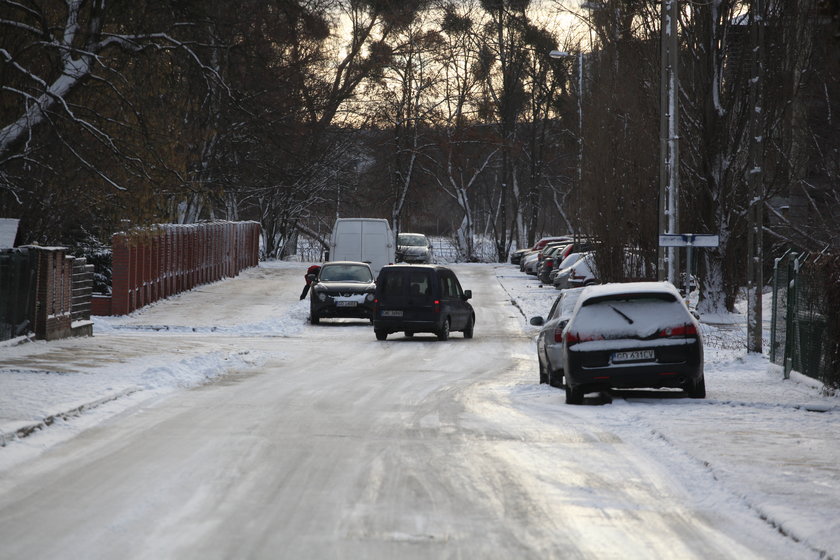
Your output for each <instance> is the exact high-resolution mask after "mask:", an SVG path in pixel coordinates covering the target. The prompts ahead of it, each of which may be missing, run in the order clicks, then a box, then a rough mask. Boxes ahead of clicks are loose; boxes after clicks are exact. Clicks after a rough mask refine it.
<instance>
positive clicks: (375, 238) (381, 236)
mask: <svg viewBox="0 0 840 560" xmlns="http://www.w3.org/2000/svg"><path fill="white" fill-rule="evenodd" d="M329 260H331V261H361V262H366V263H368V264H370V268H371V269H372V270H373V276H374V278H375V277H376V276H377V275H379V270H380V269H381V268H382V267H383V266H385V265H388V264H394V234H393V233H392V232H391V226H390V224H388V220H384V219H380V218H339V219H337V220H336V221H335V226H334V227H333V231H332V236H331V237H330V258H329Z"/></svg>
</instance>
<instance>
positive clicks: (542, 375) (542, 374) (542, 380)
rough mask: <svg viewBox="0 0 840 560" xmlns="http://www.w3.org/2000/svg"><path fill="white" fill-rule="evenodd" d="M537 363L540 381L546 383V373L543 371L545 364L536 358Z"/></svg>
mask: <svg viewBox="0 0 840 560" xmlns="http://www.w3.org/2000/svg"><path fill="white" fill-rule="evenodd" d="M537 363H538V364H539V366H540V383H548V374H547V373H546V372H545V366H544V365H543V363H542V360H540V359H539V358H537Z"/></svg>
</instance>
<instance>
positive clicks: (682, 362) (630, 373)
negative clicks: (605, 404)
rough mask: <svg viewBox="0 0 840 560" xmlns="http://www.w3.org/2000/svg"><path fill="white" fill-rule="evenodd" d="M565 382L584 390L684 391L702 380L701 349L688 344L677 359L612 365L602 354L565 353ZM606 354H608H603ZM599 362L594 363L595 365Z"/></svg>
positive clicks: (569, 351)
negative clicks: (661, 389) (662, 389)
mask: <svg viewBox="0 0 840 560" xmlns="http://www.w3.org/2000/svg"><path fill="white" fill-rule="evenodd" d="M567 354H568V355H567V356H566V357H565V359H566V370H567V371H565V372H564V374H565V376H566V380H567V383H568V384H570V385H572V386H575V387H581V388H584V389H585V390H586V389H588V390H596V389H599V388H616V389H629V388H642V387H649V388H660V387H675V388H685V387H688V386H690V385H691V384H693V383H695V382H696V381H698V380H699V379H701V378H702V377H703V358H702V350H700V349H699V348H698V346H697V345H688V346H687V347H686V352H685V354H684V355H683V356H682V357H680V358H679V359H677V358H674V357H673V356H671V357H670V359H667V360H661V361H660V359H661V357H660V355H659V353H657V356H658V359H657V360H656V361H647V362H639V363H612V362H611V361H610V358H608V357H607V356H604V354H605V353H604V352H599V353H595V352H575V351H573V350H572V349H569V350H567ZM606 354H609V353H606ZM599 361H601V362H603V363H597V362H599Z"/></svg>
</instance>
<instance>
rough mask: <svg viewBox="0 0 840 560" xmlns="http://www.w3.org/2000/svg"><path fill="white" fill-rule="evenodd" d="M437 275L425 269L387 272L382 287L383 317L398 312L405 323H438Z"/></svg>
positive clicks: (379, 285) (380, 290) (379, 283)
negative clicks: (433, 283) (436, 302)
mask: <svg viewBox="0 0 840 560" xmlns="http://www.w3.org/2000/svg"><path fill="white" fill-rule="evenodd" d="M433 280H434V274H433V272H432V271H431V270H427V269H423V268H404V269H391V270H386V271H383V273H382V274H380V275H379V279H378V287H379V294H380V303H379V304H380V309H382V311H383V316H385V315H386V314H387V313H388V312H393V311H397V312H399V316H400V317H401V318H402V320H403V321H435V320H436V319H437V315H436V314H435V295H434V294H435V290H434V286H433V285H432V282H433Z"/></svg>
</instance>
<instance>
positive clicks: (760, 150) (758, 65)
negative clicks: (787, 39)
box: [746, 0, 765, 353]
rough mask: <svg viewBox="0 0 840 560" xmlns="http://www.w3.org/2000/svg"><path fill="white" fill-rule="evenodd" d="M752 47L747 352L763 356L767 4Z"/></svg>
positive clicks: (754, 13) (754, 6) (755, 5)
mask: <svg viewBox="0 0 840 560" xmlns="http://www.w3.org/2000/svg"><path fill="white" fill-rule="evenodd" d="M750 4H751V5H750V44H751V47H752V53H753V60H752V76H751V79H750V139H749V142H750V166H749V169H748V170H747V177H746V180H747V186H748V188H749V196H750V201H749V205H750V206H749V215H748V217H749V227H748V229H747V351H748V352H758V353H761V352H762V331H763V325H762V323H763V317H762V309H761V308H762V301H761V289H762V287H763V285H764V270H763V269H762V267H763V261H764V247H763V242H762V240H763V235H762V231H763V229H764V185H763V179H764V131H763V129H764V124H763V123H764V108H763V104H764V95H763V88H764V16H765V14H764V0H752V1H751V3H750Z"/></svg>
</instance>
